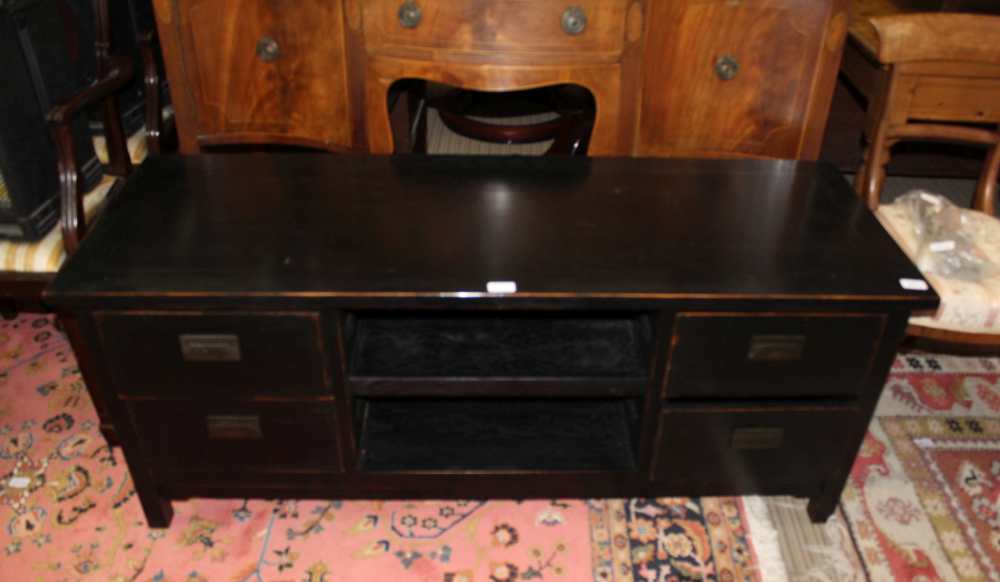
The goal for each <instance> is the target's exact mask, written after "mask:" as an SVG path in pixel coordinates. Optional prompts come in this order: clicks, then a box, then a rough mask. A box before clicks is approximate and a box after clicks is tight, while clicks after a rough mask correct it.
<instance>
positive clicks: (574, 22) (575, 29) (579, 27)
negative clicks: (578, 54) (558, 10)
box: [562, 6, 587, 36]
mask: <svg viewBox="0 0 1000 582" xmlns="http://www.w3.org/2000/svg"><path fill="white" fill-rule="evenodd" d="M586 28H587V13H586V12H584V11H583V8H580V7H579V6H570V7H569V8H567V9H566V10H565V11H563V14H562V29H563V32H565V33H566V34H569V35H572V36H576V35H578V34H581V33H582V32H583V31H584V29H586Z"/></svg>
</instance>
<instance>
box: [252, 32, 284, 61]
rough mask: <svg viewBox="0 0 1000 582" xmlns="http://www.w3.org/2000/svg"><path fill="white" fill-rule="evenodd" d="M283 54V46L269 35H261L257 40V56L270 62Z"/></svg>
mask: <svg viewBox="0 0 1000 582" xmlns="http://www.w3.org/2000/svg"><path fill="white" fill-rule="evenodd" d="M280 56H281V47H280V46H278V41H276V40H274V39H273V38H271V37H269V36H264V37H261V39H260V40H258V41H257V58H259V59H260V60H262V61H264V62H265V63H269V62H271V61H273V60H275V59H277V58H278V57H280Z"/></svg>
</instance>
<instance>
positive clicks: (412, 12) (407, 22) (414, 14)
mask: <svg viewBox="0 0 1000 582" xmlns="http://www.w3.org/2000/svg"><path fill="white" fill-rule="evenodd" d="M421 16H423V13H422V12H421V10H420V7H419V6H417V3H416V2H414V1H413V0H405V2H403V3H402V4H401V5H400V6H399V25H400V26H402V27H403V28H416V27H417V25H418V24H420V17H421Z"/></svg>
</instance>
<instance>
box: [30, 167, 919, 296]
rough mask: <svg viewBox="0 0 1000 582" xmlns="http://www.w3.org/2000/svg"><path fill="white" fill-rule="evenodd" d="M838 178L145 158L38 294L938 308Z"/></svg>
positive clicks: (800, 172) (803, 173)
mask: <svg viewBox="0 0 1000 582" xmlns="http://www.w3.org/2000/svg"><path fill="white" fill-rule="evenodd" d="M900 278H920V274H919V272H918V271H917V270H916V268H915V267H914V266H913V264H912V263H911V262H910V261H909V260H908V259H907V258H906V256H905V255H904V254H903V253H902V252H901V251H900V250H899V248H898V247H897V246H896V244H895V243H894V242H893V241H892V239H891V238H890V237H889V236H888V235H887V234H886V233H885V232H884V230H883V229H882V227H881V226H880V225H879V224H878V222H877V221H876V220H875V218H874V217H873V215H872V214H871V213H870V212H869V211H868V210H867V209H866V208H865V207H864V206H863V204H861V202H860V201H859V200H858V199H857V197H856V196H855V195H854V194H853V192H852V190H851V189H850V187H849V186H848V185H847V183H846V182H845V181H844V180H843V178H842V177H841V176H840V175H839V174H837V173H836V171H835V170H834V169H833V168H832V167H830V166H826V165H823V164H816V163H811V162H792V161H751V160H738V161H734V160H728V161H722V160H677V159H627V158H591V159H583V158H581V159H569V158H566V159H553V158H486V157H475V158H473V157H413V156H404V157H378V156H362V155H343V156H335V155H328V154H318V155H312V154H281V155H274V154H266V155H265V154H245V155H244V154H219V155H203V156H196V157H181V156H173V157H153V158H150V159H148V160H147V161H146V162H145V163H144V164H143V165H142V166H141V167H140V168H139V169H138V171H137V172H136V173H135V174H134V175H133V177H132V178H131V179H130V180H129V182H128V183H127V184H126V185H125V188H124V189H123V190H122V192H121V193H120V195H119V196H117V197H115V199H114V200H112V201H111V203H110V204H109V207H108V208H107V209H106V211H105V213H104V216H103V217H102V218H101V220H99V221H98V223H97V224H96V225H95V228H94V229H93V231H92V232H91V233H90V234H89V235H88V237H87V238H86V239H85V241H84V243H83V245H82V246H81V248H80V250H79V251H78V252H77V253H76V254H75V255H74V256H73V257H71V258H70V259H69V260H68V261H67V262H66V264H65V265H64V266H63V269H62V270H61V271H60V273H59V275H58V276H57V278H56V280H55V282H54V283H53V285H52V286H51V287H50V288H49V290H48V292H47V297H48V298H49V300H50V301H53V302H54V303H55V304H57V305H58V304H60V303H67V304H68V303H72V302H73V300H80V299H83V300H86V299H88V298H89V299H93V298H95V297H104V298H107V297H126V296H133V295H140V296H160V295H162V296H165V297H167V296H169V297H216V296H224V297H228V296H252V297H270V296H292V297H345V298H354V297H357V298H367V297H385V298H399V297H406V298H413V297H433V298H446V299H447V298H456V299H458V298H475V297H479V296H482V295H483V294H485V293H486V292H487V282H489V281H513V282H515V283H516V285H517V292H518V295H520V296H524V297H528V298H531V297H537V298H545V297H557V298H558V297H567V296H569V297H599V298H609V299H614V298H626V299H658V298H673V297H692V298H706V297H708V298H714V297H716V296H718V297H723V296H724V297H731V298H750V299H753V298H791V299H795V298H803V299H814V298H834V299H859V300H866V299H871V300H890V301H901V302H904V303H907V304H908V305H907V306H908V307H917V306H921V307H928V306H932V305H934V304H935V303H936V296H935V295H934V293H933V291H926V292H921V291H907V290H904V289H902V288H901V286H900V282H899V280H900Z"/></svg>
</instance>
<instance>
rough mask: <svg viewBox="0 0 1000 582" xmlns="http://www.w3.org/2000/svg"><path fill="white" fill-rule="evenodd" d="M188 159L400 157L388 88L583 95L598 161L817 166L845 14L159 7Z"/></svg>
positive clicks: (397, 3) (773, 7)
mask: <svg viewBox="0 0 1000 582" xmlns="http://www.w3.org/2000/svg"><path fill="white" fill-rule="evenodd" d="M155 6H156V16H157V23H158V26H159V32H160V38H161V42H162V45H163V51H164V55H165V58H166V66H167V71H168V74H169V77H170V83H171V85H170V86H171V90H172V92H173V95H172V97H173V102H174V107H175V109H176V117H177V123H178V129H179V133H180V139H181V151H182V152H184V153H194V152H196V151H199V149H201V148H202V147H203V146H212V145H221V144H243V143H286V144H298V145H306V146H311V147H318V148H325V149H331V150H359V151H364V150H368V151H371V152H375V153H390V152H392V151H393V148H394V144H393V132H392V128H391V126H390V119H389V113H388V108H387V105H386V103H387V93H388V91H389V88H390V86H391V85H392V84H393V83H394V82H395V81H397V80H400V79H422V80H427V81H434V82H439V83H445V84H449V85H453V86H459V87H463V88H469V89H479V90H487V91H509V90H516V89H525V88H532V87H539V86H545V85H553V84H562V83H576V84H579V85H581V86H583V87H586V88H587V89H588V90H590V91H591V93H592V94H593V95H594V97H595V100H596V102H597V113H596V119H595V127H594V133H593V136H592V139H591V142H590V153H591V154H594V155H648V156H713V157H732V156H754V157H774V158H803V159H815V158H816V157H817V156H818V153H819V149H820V145H821V140H822V136H823V131H824V128H825V124H826V118H827V114H828V110H829V104H830V99H831V96H832V93H833V87H834V82H835V78H836V74H837V67H838V64H839V62H840V54H841V48H842V45H843V41H844V37H845V33H846V30H847V0H811V1H808V2H805V1H802V0H655V1H654V0H558V1H556V0H243V1H239V2H237V1H235V0H156V4H155Z"/></svg>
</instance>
